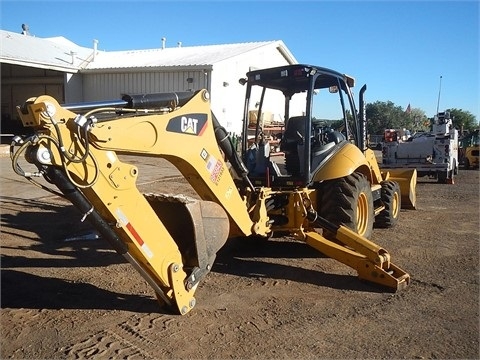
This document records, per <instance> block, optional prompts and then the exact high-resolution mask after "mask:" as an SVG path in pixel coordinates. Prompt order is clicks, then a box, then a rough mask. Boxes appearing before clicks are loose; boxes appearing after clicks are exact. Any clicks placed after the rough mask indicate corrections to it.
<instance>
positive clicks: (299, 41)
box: [0, 0, 480, 121]
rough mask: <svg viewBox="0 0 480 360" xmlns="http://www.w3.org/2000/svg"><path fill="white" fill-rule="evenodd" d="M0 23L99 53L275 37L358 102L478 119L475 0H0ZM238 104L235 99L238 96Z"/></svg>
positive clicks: (476, 12) (476, 8) (477, 7)
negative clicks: (342, 76) (325, 70)
mask: <svg viewBox="0 0 480 360" xmlns="http://www.w3.org/2000/svg"><path fill="white" fill-rule="evenodd" d="M0 6H1V7H0V10H1V29H3V30H9V31H14V32H21V30H22V29H21V25H22V24H23V23H25V24H28V25H29V28H30V33H31V34H32V35H34V36H38V37H53V36H64V37H66V38H67V39H69V40H71V41H73V42H75V43H76V44H78V45H81V46H85V47H91V46H93V39H97V40H99V45H98V47H99V49H100V50H107V51H108V50H131V49H148V48H159V47H161V45H162V42H161V39H162V37H165V38H166V39H167V40H166V46H167V47H168V46H177V42H179V41H181V42H182V46H194V45H210V44H224V43H237V42H250V41H268V40H282V41H283V42H284V43H285V44H286V46H287V47H288V48H289V50H290V51H291V52H292V53H293V55H294V56H295V57H296V59H297V60H298V61H299V62H300V63H308V64H314V65H319V66H324V67H329V68H333V69H335V70H337V71H340V72H343V73H347V74H349V75H352V76H353V77H355V78H356V80H357V87H356V88H357V91H358V90H359V89H360V87H361V85H363V84H364V83H366V84H367V86H368V90H367V93H366V100H367V102H374V101H392V102H393V103H394V104H395V105H397V106H401V107H402V108H406V107H407V105H408V104H411V106H412V108H420V109H422V110H424V111H425V113H426V115H427V116H429V117H431V116H433V115H434V114H435V112H436V109H437V100H438V94H439V90H440V77H442V79H441V96H440V106H439V110H440V111H442V110H444V109H447V108H457V109H462V110H466V111H470V112H471V113H472V114H473V115H475V116H476V118H477V121H479V120H480V105H479V102H480V94H479V83H480V74H479V61H480V59H479V42H480V40H479V17H480V14H479V2H478V1H476V0H471V1H387V0H384V1H342V0H340V1H320V0H317V1H293V0H292V1H273V0H270V1H228V0H224V1H203V0H197V1H160V0H157V1H153V0H151V1H141V0H140V1H113V0H111V1H57V2H51V1H22V0H20V1H19V0H16V1H13V0H1V3H0ZM239 101H241V99H240V100H239Z"/></svg>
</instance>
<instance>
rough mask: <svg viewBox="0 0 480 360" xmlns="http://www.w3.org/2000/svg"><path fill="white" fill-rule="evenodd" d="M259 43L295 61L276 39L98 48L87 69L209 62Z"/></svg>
mask: <svg viewBox="0 0 480 360" xmlns="http://www.w3.org/2000/svg"><path fill="white" fill-rule="evenodd" d="M261 47H273V48H277V49H278V51H281V52H282V54H283V56H285V57H286V58H287V60H288V61H289V62H292V61H293V62H296V60H295V58H294V57H293V55H292V54H291V53H290V52H289V51H288V49H287V48H286V46H285V44H284V43H283V42H282V41H279V40H277V41H264V42H248V43H238V44H223V45H203V46H189V47H172V48H168V47H167V48H160V49H148V50H130V51H109V52H99V53H98V54H97V55H96V56H95V61H93V62H91V63H89V64H88V66H87V67H86V69H87V70H96V69H118V68H123V69H125V68H149V67H175V66H179V67H190V66H209V65H213V64H215V63H217V62H220V61H222V60H225V59H228V58H232V57H235V56H238V55H241V54H244V53H246V52H249V51H252V50H255V49H258V48H261Z"/></svg>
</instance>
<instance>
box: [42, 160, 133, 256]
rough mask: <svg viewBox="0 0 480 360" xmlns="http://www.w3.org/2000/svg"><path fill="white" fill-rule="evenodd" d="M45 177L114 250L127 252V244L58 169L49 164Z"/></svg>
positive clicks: (122, 252)
mask: <svg viewBox="0 0 480 360" xmlns="http://www.w3.org/2000/svg"><path fill="white" fill-rule="evenodd" d="M45 177H46V178H47V180H48V181H49V182H51V183H53V184H55V185H56V186H57V187H58V189H59V190H60V191H61V192H62V193H63V194H64V195H65V197H66V198H67V199H68V200H70V202H71V203H72V204H73V205H74V206H75V207H76V208H77V209H78V210H80V213H82V214H84V215H86V219H87V220H88V221H89V222H90V223H91V224H92V225H93V226H94V227H95V229H97V230H98V232H99V233H100V234H101V235H102V237H103V238H105V239H106V240H107V241H108V242H109V243H110V245H111V246H112V247H113V249H114V250H115V251H117V252H118V253H119V254H120V255H125V254H126V253H127V252H128V247H127V245H126V244H125V243H124V242H122V240H120V239H119V238H118V236H117V235H116V234H115V232H114V231H113V230H112V229H111V227H110V225H109V224H108V223H107V222H106V221H105V220H104V219H103V218H102V217H101V216H100V215H99V214H98V212H97V211H96V210H95V209H94V208H93V206H92V204H90V202H89V201H88V200H87V198H85V196H84V195H83V194H82V193H81V192H80V191H79V190H78V189H77V188H76V187H75V186H74V185H73V184H72V183H71V182H70V180H69V179H68V178H67V176H65V174H64V173H63V172H62V171H61V170H60V169H58V168H56V167H54V166H49V167H48V169H47V171H46V174H45Z"/></svg>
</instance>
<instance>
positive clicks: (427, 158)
mask: <svg viewBox="0 0 480 360" xmlns="http://www.w3.org/2000/svg"><path fill="white" fill-rule="evenodd" d="M381 168H382V169H383V170H386V171H388V169H399V168H405V169H417V175H418V176H419V177H422V176H428V177H430V178H436V179H437V180H438V182H439V183H447V184H453V182H454V175H456V174H458V130H456V129H455V128H453V123H452V118H451V116H450V112H449V111H444V112H439V113H438V114H437V115H435V117H434V118H433V124H432V131H431V132H424V133H417V134H414V136H412V137H411V138H410V139H409V140H408V141H405V142H403V141H399V140H397V141H392V142H384V143H383V147H382V165H381Z"/></svg>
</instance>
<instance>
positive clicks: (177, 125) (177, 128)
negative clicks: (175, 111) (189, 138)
mask: <svg viewBox="0 0 480 360" xmlns="http://www.w3.org/2000/svg"><path fill="white" fill-rule="evenodd" d="M206 128H207V114H185V115H182V116H177V117H174V118H172V119H170V121H169V122H168V125H167V131H170V132H175V133H181V134H188V135H195V136H201V135H202V134H203V132H204V131H205V129H206Z"/></svg>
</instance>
